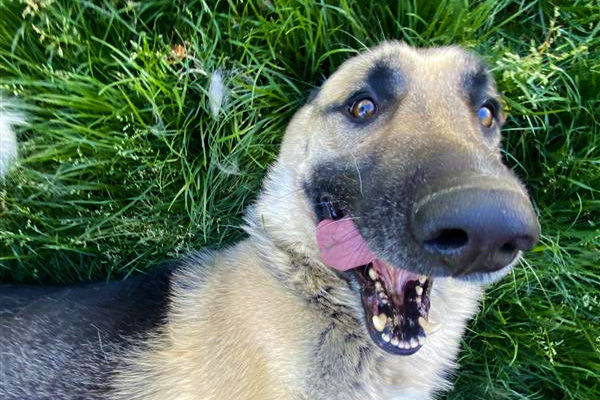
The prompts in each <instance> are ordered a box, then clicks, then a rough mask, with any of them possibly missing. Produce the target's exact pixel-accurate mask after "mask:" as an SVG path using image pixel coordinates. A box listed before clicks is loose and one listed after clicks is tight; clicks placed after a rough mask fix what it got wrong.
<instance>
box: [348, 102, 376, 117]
mask: <svg viewBox="0 0 600 400" xmlns="http://www.w3.org/2000/svg"><path fill="white" fill-rule="evenodd" d="M350 114H351V115H352V116H353V117H354V118H357V119H363V120H364V119H369V118H371V117H372V116H373V115H375V103H374V102H373V100H371V99H369V98H364V99H360V100H356V101H355V102H354V103H352V106H351V107H350Z"/></svg>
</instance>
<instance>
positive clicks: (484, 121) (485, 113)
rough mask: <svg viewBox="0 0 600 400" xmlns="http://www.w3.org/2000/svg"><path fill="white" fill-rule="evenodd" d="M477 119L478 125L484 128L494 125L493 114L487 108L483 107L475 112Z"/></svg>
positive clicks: (489, 108)
mask: <svg viewBox="0 0 600 400" xmlns="http://www.w3.org/2000/svg"><path fill="white" fill-rule="evenodd" d="M477 118H478V119H479V124H480V125H481V126H483V127H484V128H491V127H492V126H493V125H494V112H493V111H492V109H491V107H489V106H483V107H481V108H480V109H479V110H477Z"/></svg>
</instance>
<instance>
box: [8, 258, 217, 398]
mask: <svg viewBox="0 0 600 400" xmlns="http://www.w3.org/2000/svg"><path fill="white" fill-rule="evenodd" d="M208 258H209V257H208V256H207V255H206V254H205V253H193V254H191V255H189V256H188V257H184V258H182V259H181V260H180V261H177V262H175V263H171V264H169V265H165V266H163V267H160V268H158V269H157V270H155V271H152V272H149V273H146V274H138V275H134V276H131V277H129V278H127V279H124V280H119V281H111V282H94V283H85V284H76V285H68V286H60V285H54V286H33V285H0V357H1V359H0V361H1V363H2V366H3V368H2V369H3V371H2V373H3V375H4V376H3V378H4V379H0V397H1V398H3V399H19V398H23V396H31V394H32V393H37V395H36V396H37V397H33V399H44V398H57V397H54V396H56V395H57V394H64V398H78V397H77V396H84V398H89V399H95V398H103V394H102V393H103V392H104V391H105V390H106V389H107V388H106V382H108V381H109V377H110V376H111V375H112V371H113V370H114V368H115V367H116V365H117V364H118V363H119V356H120V354H123V353H124V352H126V351H127V349H128V348H129V347H131V346H135V345H136V344H137V343H139V342H140V341H143V340H144V338H145V337H147V336H149V335H152V334H153V332H155V331H157V330H159V329H160V328H161V327H162V326H164V325H165V324H166V323H167V314H168V310H169V308H170V307H171V303H172V297H173V294H172V292H173V287H174V286H175V291H176V292H181V291H185V290H188V289H187V288H186V285H191V284H192V283H191V282H190V280H189V279H182V277H181V276H182V274H184V271H186V270H187V269H188V268H189V267H190V265H193V266H194V270H195V271H196V272H198V271H202V269H203V267H206V268H210V266H208V265H206V264H204V263H205V262H207V261H208ZM203 264H204V265H203ZM176 275H179V276H180V279H175V276H176ZM198 276H202V274H198V275H197V276H196V277H195V279H196V280H199V279H200V278H199V277H198ZM59 397H60V396H59ZM27 398H32V397H27ZM82 398H83V397H82Z"/></svg>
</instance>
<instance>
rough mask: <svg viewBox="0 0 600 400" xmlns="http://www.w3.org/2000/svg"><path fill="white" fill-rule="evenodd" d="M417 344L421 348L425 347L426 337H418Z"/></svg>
mask: <svg viewBox="0 0 600 400" xmlns="http://www.w3.org/2000/svg"><path fill="white" fill-rule="evenodd" d="M417 342H419V346H423V345H424V344H425V337H424V336H419V337H417Z"/></svg>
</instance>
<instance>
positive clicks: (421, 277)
mask: <svg viewBox="0 0 600 400" xmlns="http://www.w3.org/2000/svg"><path fill="white" fill-rule="evenodd" d="M426 280H427V277H426V276H425V275H421V276H419V283H420V284H423V283H425V281H426Z"/></svg>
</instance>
